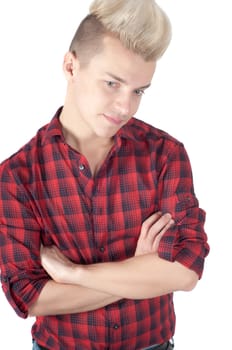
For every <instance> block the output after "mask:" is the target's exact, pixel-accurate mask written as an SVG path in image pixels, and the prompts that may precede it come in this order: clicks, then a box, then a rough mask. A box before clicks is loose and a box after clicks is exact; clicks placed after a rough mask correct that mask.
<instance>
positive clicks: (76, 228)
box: [0, 110, 209, 350]
mask: <svg viewBox="0 0 232 350" xmlns="http://www.w3.org/2000/svg"><path fill="white" fill-rule="evenodd" d="M60 111H61V110H58V112H57V113H56V115H55V117H54V118H53V119H52V121H51V123H50V124H48V125H46V126H45V127H43V128H41V129H40V130H39V131H38V133H37V135H36V136H35V137H34V138H33V139H32V140H31V141H30V142H29V143H27V144H26V145H25V146H24V147H23V148H22V149H21V150H19V152H18V153H16V154H15V155H13V156H12V157H11V158H9V159H7V160H6V161H4V162H3V163H2V164H1V168H0V181H1V198H0V266H1V279H2V286H3V290H4V292H5V294H6V297H7V299H8V301H9V302H10V304H11V305H12V307H13V308H14V309H15V311H16V313H17V314H18V315H19V316H21V317H24V318H25V317H27V315H28V306H29V305H30V304H31V303H33V302H34V301H35V300H36V298H37V297H38V295H39V293H40V291H41V290H42V288H43V287H44V285H45V284H46V283H47V281H48V279H49V277H48V275H47V274H46V273H45V271H44V270H43V269H42V267H41V265H40V257H39V251H40V243H41V240H42V242H43V244H44V245H50V244H55V245H57V247H58V248H60V249H61V250H62V251H63V252H64V253H65V254H66V255H67V256H68V257H69V258H70V259H72V260H73V261H75V262H76V263H78V264H91V263H97V262H106V261H118V260H121V259H126V258H129V257H132V256H133V255H134V252H135V247H136V242H137V239H138V236H139V233H140V228H141V223H142V222H143V221H144V220H145V219H146V218H147V217H148V216H150V215H151V214H152V213H154V212H156V211H158V210H161V211H163V212H170V213H171V214H172V216H173V218H174V219H175V221H176V225H175V226H174V227H172V228H171V229H170V230H169V231H168V232H167V233H166V234H165V236H164V238H163V240H162V242H161V243H160V247H159V255H160V257H163V258H164V259H168V260H170V261H174V260H177V261H179V262H180V263H182V264H184V265H185V266H187V267H189V268H191V269H193V270H195V271H196V272H197V273H198V274H199V276H201V274H202V271H203V264H204V258H205V256H206V255H207V253H208V249H209V248H208V244H207V237H206V234H205V233H204V229H203V224H204V219H205V213H204V211H203V210H202V209H200V208H199V207H198V201H197V199H196V197H195V195H194V190H193V182H192V174H191V168H190V163H189V160H188V156H187V154H186V151H185V149H184V147H183V145H182V144H181V143H179V142H178V141H177V140H175V139H174V138H172V137H171V136H170V135H168V134H166V133H165V132H163V131H161V130H158V129H156V128H154V127H152V126H150V125H148V124H146V123H144V122H142V121H139V120H137V119H135V118H132V119H131V120H130V121H129V122H128V124H127V125H125V126H124V127H123V128H122V129H121V130H120V131H119V132H118V133H117V135H116V136H115V144H114V146H113V148H112V149H111V151H110V153H109V155H108V157H107V159H106V160H105V162H104V164H103V165H102V167H101V169H100V170H99V172H98V174H97V176H96V178H95V179H93V178H92V176H91V173H90V170H89V167H88V164H87V162H86V159H85V158H84V157H83V156H82V155H81V154H79V153H78V152H76V151H75V150H73V149H72V148H71V147H69V146H68V145H67V144H66V143H65V140H64V138H63V135H62V132H61V126H60V122H59V114H60ZM77 297H78V296H77ZM174 328H175V315H174V308H173V298H172V294H169V295H164V296H162V297H159V298H154V299H149V300H122V301H119V302H117V303H114V304H111V305H109V306H107V307H104V308H101V309H98V310H96V311H91V312H85V313H78V314H72V315H58V316H49V317H38V318H37V319H36V322H35V324H34V326H33V329H32V334H33V337H34V338H35V339H36V340H37V341H38V342H39V343H40V344H42V345H43V346H45V347H46V348H48V349H53V350H54V349H57V350H58V349H62V350H64V349H69V350H74V349H76V346H77V344H78V349H80V350H81V349H92V350H94V349H97V350H100V349H102V350H103V349H104V350H105V349H112V350H114V349H115V350H120V349H121V350H127V349H128V350H131V349H141V348H144V347H147V346H149V345H151V344H159V343H163V342H164V341H167V340H168V339H170V338H171V337H172V335H173V333H174Z"/></svg>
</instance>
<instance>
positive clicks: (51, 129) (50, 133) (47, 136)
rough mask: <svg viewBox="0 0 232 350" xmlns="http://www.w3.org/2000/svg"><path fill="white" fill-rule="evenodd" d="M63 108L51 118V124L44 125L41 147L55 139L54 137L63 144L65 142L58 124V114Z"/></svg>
mask: <svg viewBox="0 0 232 350" xmlns="http://www.w3.org/2000/svg"><path fill="white" fill-rule="evenodd" d="M62 109H63V107H60V108H59V109H58V110H57V112H56V114H55V115H54V117H53V118H52V120H51V122H50V123H49V124H47V125H46V127H45V131H44V134H43V137H42V145H45V144H47V143H51V140H52V138H55V137H56V136H58V137H60V139H61V140H63V142H65V139H64V136H63V133H62V127H61V123H60V119H59V117H60V114H61V112H62Z"/></svg>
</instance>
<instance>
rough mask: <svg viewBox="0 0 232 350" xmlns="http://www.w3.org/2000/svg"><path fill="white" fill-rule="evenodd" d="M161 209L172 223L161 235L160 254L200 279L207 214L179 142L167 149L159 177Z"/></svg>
mask: <svg viewBox="0 0 232 350" xmlns="http://www.w3.org/2000/svg"><path fill="white" fill-rule="evenodd" d="M160 184H161V186H160V189H159V190H160V198H161V199H160V208H161V210H162V211H163V212H168V213H170V214H171V215H172V217H173V219H174V221H175V224H174V225H173V227H172V228H171V229H170V230H169V231H168V232H167V234H165V235H164V237H163V239H162V241H161V244H160V246H159V256H160V257H162V258H164V259H167V260H170V261H178V262H180V263H181V264H183V265H184V266H186V267H187V268H189V269H192V270H194V271H195V272H196V273H197V274H198V276H199V278H201V276H202V273H203V268H204V260H205V257H206V256H207V255H208V253H209V245H208V242H207V235H206V233H205V230H204V224H205V217H206V213H205V211H204V210H203V209H201V208H200V207H199V202H198V199H197V198H196V196H195V193H194V187H193V177H192V170H191V165H190V161H189V158H188V155H187V153H186V150H185V148H184V146H183V145H182V144H178V145H176V146H175V147H173V149H172V150H171V151H170V153H169V156H168V158H167V161H166V163H165V165H164V167H163V168H162V172H161V176H160Z"/></svg>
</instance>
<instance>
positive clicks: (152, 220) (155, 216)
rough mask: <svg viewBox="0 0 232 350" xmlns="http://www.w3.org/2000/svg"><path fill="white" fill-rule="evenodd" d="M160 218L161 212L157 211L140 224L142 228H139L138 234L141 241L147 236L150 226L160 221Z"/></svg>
mask: <svg viewBox="0 0 232 350" xmlns="http://www.w3.org/2000/svg"><path fill="white" fill-rule="evenodd" d="M161 216H162V213H161V211H158V212H156V213H154V214H152V215H151V216H149V217H148V218H147V219H146V220H145V221H144V222H143V224H142V228H141V233H140V237H141V239H144V238H145V237H146V236H147V233H148V231H149V230H150V228H151V227H152V225H153V224H154V223H155V222H156V221H157V220H159V219H160V217H161Z"/></svg>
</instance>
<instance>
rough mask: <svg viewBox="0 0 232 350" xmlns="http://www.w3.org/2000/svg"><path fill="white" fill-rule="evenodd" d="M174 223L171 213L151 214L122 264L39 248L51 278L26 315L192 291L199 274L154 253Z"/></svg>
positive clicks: (65, 310)
mask: <svg viewBox="0 0 232 350" xmlns="http://www.w3.org/2000/svg"><path fill="white" fill-rule="evenodd" d="M173 223H174V222H173V220H172V218H171V216H170V215H169V214H165V215H161V213H155V214H153V215H152V216H150V217H149V218H148V219H147V220H146V221H145V222H144V223H143V224H142V227H141V232H140V236H139V240H138V242H137V248H136V251H135V255H134V257H132V258H130V259H127V260H124V261H120V262H107V263H98V264H91V265H77V264H74V263H72V262H71V261H70V260H69V259H67V258H66V257H65V256H64V255H63V254H62V253H61V252H60V251H59V250H58V249H57V248H56V247H54V246H52V247H42V248H41V262H42V265H43V267H44V269H45V270H46V271H47V273H48V274H49V275H50V276H51V278H52V280H51V281H49V282H47V284H46V285H45V287H44V288H43V290H42V292H41V293H40V296H39V297H38V299H37V301H36V302H35V303H34V304H32V305H31V307H30V309H29V314H30V315H31V316H42V315H53V314H67V313H76V312H83V311H90V310H95V309H98V308H100V307H104V306H106V305H109V304H111V303H113V302H115V301H118V300H120V299H121V298H128V299H146V298H152V297H156V296H160V295H164V294H167V293H171V292H173V291H176V290H191V289H192V288H194V286H195V284H196V283H197V280H198V276H197V274H196V273H195V272H194V271H192V270H190V269H188V268H186V267H184V266H183V265H181V264H180V263H178V262H168V261H166V260H164V259H161V258H159V257H158V254H157V251H158V246H159V242H160V240H161V238H162V236H163V235H164V233H165V232H166V231H167V230H168V229H169V228H170V226H171V225H173Z"/></svg>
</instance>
